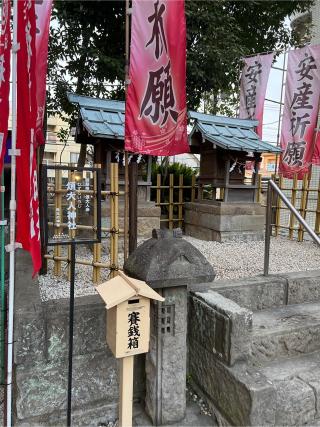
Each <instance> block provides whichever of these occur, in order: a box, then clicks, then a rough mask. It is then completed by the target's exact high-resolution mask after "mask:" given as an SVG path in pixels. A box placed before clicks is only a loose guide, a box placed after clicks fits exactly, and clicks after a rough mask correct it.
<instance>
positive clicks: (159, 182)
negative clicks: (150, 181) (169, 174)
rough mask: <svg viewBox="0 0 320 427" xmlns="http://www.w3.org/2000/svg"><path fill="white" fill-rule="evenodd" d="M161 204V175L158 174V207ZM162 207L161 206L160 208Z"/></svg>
mask: <svg viewBox="0 0 320 427" xmlns="http://www.w3.org/2000/svg"><path fill="white" fill-rule="evenodd" d="M160 203H161V174H160V173H158V174H157V206H160ZM160 207H161V206H160Z"/></svg>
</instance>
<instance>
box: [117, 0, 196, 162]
mask: <svg viewBox="0 0 320 427" xmlns="http://www.w3.org/2000/svg"><path fill="white" fill-rule="evenodd" d="M125 148H126V150H128V151H133V152H136V153H143V154H150V155H162V156H169V155H174V154H179V153H185V152H189V145H188V141H187V110H186V26H185V16H184V1H183V0H171V1H167V0H156V1H148V2H146V1H143V0H134V1H133V12H132V38H131V56H130V84H129V87H128V92H127V102H126V123H125Z"/></svg>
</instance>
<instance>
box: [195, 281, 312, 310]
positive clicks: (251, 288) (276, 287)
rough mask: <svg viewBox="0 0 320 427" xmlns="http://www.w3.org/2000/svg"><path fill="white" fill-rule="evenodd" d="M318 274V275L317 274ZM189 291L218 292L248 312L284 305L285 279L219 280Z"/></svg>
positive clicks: (285, 298) (285, 297)
mask: <svg viewBox="0 0 320 427" xmlns="http://www.w3.org/2000/svg"><path fill="white" fill-rule="evenodd" d="M319 274H320V273H319ZM189 289H190V290H191V291H194V292H196V291H209V290H212V291H214V292H218V293H219V294H221V295H223V296H224V297H225V298H228V299H231V300H232V301H234V302H236V303H237V304H238V305H240V306H241V307H245V308H247V309H248V310H252V311H256V310H264V309H268V308H272V307H279V306H282V305H284V304H286V300H287V279H286V277H282V275H281V276H276V275H270V276H268V277H265V276H255V277H248V278H246V279H238V280H219V281H215V282H211V283H201V284H197V285H191V286H190V287H189Z"/></svg>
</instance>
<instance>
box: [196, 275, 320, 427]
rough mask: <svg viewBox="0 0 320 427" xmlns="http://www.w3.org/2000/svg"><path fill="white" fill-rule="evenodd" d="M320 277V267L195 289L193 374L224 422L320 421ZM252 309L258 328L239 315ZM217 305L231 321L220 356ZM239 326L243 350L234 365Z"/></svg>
mask: <svg viewBox="0 0 320 427" xmlns="http://www.w3.org/2000/svg"><path fill="white" fill-rule="evenodd" d="M319 279H320V271H319V270H318V271H313V272H300V273H289V274H282V275H281V276H271V277H268V278H264V277H256V278H250V279H247V280H238V281H234V282H232V281H223V282H222V281H219V282H215V283H204V284H201V285H199V286H198V287H197V288H196V289H194V291H193V292H191V296H190V309H189V316H191V317H192V319H193V322H191V321H189V330H190V332H189V335H188V339H189V345H188V349H189V373H190V377H191V379H192V382H193V384H194V387H196V388H197V390H199V391H200V392H202V396H203V397H204V398H205V399H206V400H207V402H208V404H209V405H210V407H211V408H212V411H213V412H214V413H215V415H216V417H217V419H218V423H219V425H277V426H278V425H319V418H320V416H319V409H320V407H319V402H320V395H319V393H320V380H319V378H320V300H319V292H318V288H317V283H318V282H319ZM191 288H192V286H191ZM196 290H198V292H195V291H196ZM219 294H220V295H219ZM229 298H230V299H232V300H233V302H231V303H230V302H229ZM293 302H294V303H295V304H293ZM239 306H240V307H239ZM245 308H246V310H247V311H248V309H249V310H250V309H251V310H253V318H252V327H251V324H250V322H249V323H246V322H243V323H242V322H241V320H240V319H239V320H238V321H236V319H237V316H238V315H239V313H241V310H245ZM216 312H219V314H220V315H221V314H222V313H224V315H225V316H226V318H225V321H226V322H228V326H225V327H224V328H222V330H223V332H224V342H226V343H228V342H229V344H227V345H226V348H225V349H224V350H227V351H226V352H225V353H224V354H223V353H222V352H221V353H222V355H221V356H220V357H217V352H216V346H217V344H216V335H215V316H216ZM227 319H228V320H227ZM232 319H234V321H233V322H232V321H231V320H232ZM235 325H238V328H237V330H238V333H239V336H240V337H242V342H241V338H240V339H239V343H240V347H237V348H236V350H239V348H241V349H242V352H243V354H242V356H243V357H242V358H241V357H239V359H237V358H236V357H235V358H234V363H233V364H231V366H229V365H230V364H229V365H228V363H227V362H226V361H227V360H228V359H227V358H226V355H229V357H230V358H231V360H232V351H231V354H230V353H228V352H229V349H230V348H231V349H232V340H237V334H234V335H232V334H229V332H228V330H233V327H235V328H236V326H235ZM244 325H247V327H243V326H244ZM235 330H236V329H235ZM220 331H221V329H220ZM220 337H221V334H220ZM228 340H229V341H228ZM246 344H249V345H247V346H246ZM228 345H229V347H228ZM240 354H241V352H238V353H237V351H235V355H240ZM246 356H247V357H246Z"/></svg>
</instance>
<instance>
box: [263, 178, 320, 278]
mask: <svg viewBox="0 0 320 427" xmlns="http://www.w3.org/2000/svg"><path fill="white" fill-rule="evenodd" d="M273 191H274V192H276V193H277V195H278V196H279V197H280V198H281V200H282V201H283V203H284V204H285V205H286V206H287V208H288V209H289V210H290V211H291V212H292V213H293V215H294V216H295V217H296V218H297V220H298V221H299V222H300V224H301V225H302V226H303V227H304V228H305V230H306V231H307V232H308V233H309V235H310V236H311V237H312V239H313V240H314V242H315V243H317V244H318V245H319V246H320V237H319V236H318V235H317V234H316V233H315V232H314V231H313V229H312V228H311V227H310V225H309V224H308V223H307V222H306V221H305V219H304V218H303V217H302V216H301V215H300V214H299V212H298V211H297V209H296V208H295V207H294V206H293V205H292V204H291V203H290V201H289V199H288V198H287V197H286V196H285V195H284V193H283V192H282V191H281V190H280V188H278V186H277V184H275V182H273V181H272V180H270V181H269V183H268V193H267V209H266V234H265V250H264V271H263V274H264V276H267V275H268V274H269V254H270V237H271V226H272V225H271V216H272V198H273V197H272V193H273Z"/></svg>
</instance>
